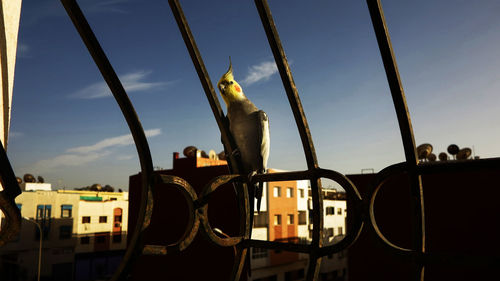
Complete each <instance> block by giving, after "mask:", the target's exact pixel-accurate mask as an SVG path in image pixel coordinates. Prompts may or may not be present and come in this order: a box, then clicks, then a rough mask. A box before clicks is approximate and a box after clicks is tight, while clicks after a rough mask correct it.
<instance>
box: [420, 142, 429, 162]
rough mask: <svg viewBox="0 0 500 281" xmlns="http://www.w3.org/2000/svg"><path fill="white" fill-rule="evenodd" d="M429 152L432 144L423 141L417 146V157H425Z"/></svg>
mask: <svg viewBox="0 0 500 281" xmlns="http://www.w3.org/2000/svg"><path fill="white" fill-rule="evenodd" d="M431 153H432V145H431V144H429V143H424V144H421V145H419V146H418V147H417V155H418V159H426V158H427V157H428V156H429V155H430V154H431Z"/></svg>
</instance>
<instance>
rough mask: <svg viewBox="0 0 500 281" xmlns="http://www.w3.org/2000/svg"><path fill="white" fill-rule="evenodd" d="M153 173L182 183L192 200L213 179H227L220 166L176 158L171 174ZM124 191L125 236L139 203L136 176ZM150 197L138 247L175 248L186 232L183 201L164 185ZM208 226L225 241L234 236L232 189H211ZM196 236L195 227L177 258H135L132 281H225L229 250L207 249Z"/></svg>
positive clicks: (229, 266)
mask: <svg viewBox="0 0 500 281" xmlns="http://www.w3.org/2000/svg"><path fill="white" fill-rule="evenodd" d="M156 172H158V173H161V174H164V175H176V176H179V177H181V178H183V179H184V180H186V181H187V182H188V183H189V184H190V185H191V186H192V187H193V188H194V189H195V190H196V192H197V194H198V195H200V194H201V191H202V189H203V187H204V186H205V185H206V184H207V183H208V182H209V181H210V180H212V179H213V178H214V177H216V176H219V175H227V174H229V170H228V166H227V163H226V161H224V160H214V159H208V158H202V157H192V158H179V154H178V153H174V159H173V169H171V170H162V171H156ZM129 187H130V189H129V192H130V196H129V233H133V231H134V230H135V228H136V225H135V222H136V221H137V211H138V209H139V205H140V197H141V175H140V174H137V175H133V176H131V177H130V185H129ZM153 196H154V197H153V198H154V207H153V215H152V218H151V224H150V226H149V227H148V228H147V230H146V231H145V233H144V244H145V245H168V244H172V243H175V242H176V241H178V240H179V239H180V238H181V237H182V235H183V234H184V231H185V230H186V226H187V221H188V216H189V211H188V205H187V204H186V200H185V198H184V197H183V195H182V194H181V193H180V192H179V191H177V190H176V189H175V188H173V187H172V186H169V185H166V184H158V185H156V186H154V190H153ZM209 221H210V224H211V226H212V227H213V228H218V229H221V230H222V231H223V232H224V233H226V234H228V235H230V236H237V235H238V228H239V209H238V205H237V201H236V196H235V191H234V188H233V186H232V185H225V186H223V187H221V188H219V189H217V191H216V192H215V193H214V194H213V196H211V199H210V202H209ZM201 232H202V230H201V226H200V229H199V231H198V234H197V235H196V238H195V239H194V241H193V242H192V244H191V245H190V246H189V247H188V248H187V249H186V250H184V251H182V252H180V253H171V254H168V255H166V256H145V255H142V256H140V257H139V258H138V260H137V262H136V263H134V264H133V266H134V268H133V269H132V280H141V281H144V280H175V281H180V280H228V279H229V277H230V274H231V270H232V267H233V261H234V249H233V248H232V247H226V248H222V247H219V246H216V245H213V244H212V243H210V242H209V241H208V240H207V239H206V238H205V237H203V234H202V233H201ZM129 237H130V235H129ZM242 279H244V278H242Z"/></svg>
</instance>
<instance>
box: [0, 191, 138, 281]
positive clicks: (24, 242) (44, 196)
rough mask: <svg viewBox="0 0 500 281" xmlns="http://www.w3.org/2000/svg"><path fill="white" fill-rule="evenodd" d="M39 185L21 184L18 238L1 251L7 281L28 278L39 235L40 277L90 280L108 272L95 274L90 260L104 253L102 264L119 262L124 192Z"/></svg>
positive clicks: (125, 207) (35, 260) (34, 267)
mask: <svg viewBox="0 0 500 281" xmlns="http://www.w3.org/2000/svg"><path fill="white" fill-rule="evenodd" d="M39 185H40V186H39V187H40V188H39V189H37V183H30V184H29V188H26V187H27V186H26V187H25V186H23V189H24V191H23V193H22V194H20V195H19V196H18V197H17V198H16V204H17V206H18V208H19V209H20V211H21V215H22V216H23V218H24V219H23V220H22V224H21V231H20V233H19V236H18V238H17V239H16V240H15V241H13V242H11V243H8V244H7V245H5V246H4V247H3V248H2V252H1V253H0V267H1V271H2V272H6V274H7V275H8V276H10V277H9V278H11V280H33V278H35V277H36V276H37V268H38V253H39V247H40V244H39V243H40V236H41V239H42V263H41V265H42V266H41V274H40V275H41V276H42V277H44V276H45V277H47V278H48V277H50V280H94V279H95V278H94V277H98V276H100V275H106V274H108V271H110V270H112V269H110V270H108V269H106V270H105V272H103V271H102V270H101V273H102V274H99V273H98V272H97V271H96V270H94V269H95V268H96V267H99V265H98V264H95V263H94V260H96V259H95V258H93V256H95V255H98V254H99V253H101V254H102V253H106V255H105V256H106V258H105V260H106V262H107V263H109V262H108V261H107V260H110V259H111V260H112V263H113V262H114V263H116V262H118V263H119V260H121V254H123V253H122V252H123V249H125V248H126V237H125V236H126V233H127V218H128V215H127V214H128V193H127V192H98V191H78V190H50V184H47V183H44V184H39ZM47 185H49V188H47ZM26 189H28V191H26ZM37 225H38V226H37ZM39 227H40V229H41V230H42V232H41V235H40V231H39ZM89 272H90V273H92V272H93V273H94V275H92V276H90V275H89ZM7 280H9V279H7Z"/></svg>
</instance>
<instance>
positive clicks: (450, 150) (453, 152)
mask: <svg viewBox="0 0 500 281" xmlns="http://www.w3.org/2000/svg"><path fill="white" fill-rule="evenodd" d="M459 150H460V148H458V145H456V144H450V145H449V146H448V153H449V154H451V155H453V159H456V155H457V153H458V151H459Z"/></svg>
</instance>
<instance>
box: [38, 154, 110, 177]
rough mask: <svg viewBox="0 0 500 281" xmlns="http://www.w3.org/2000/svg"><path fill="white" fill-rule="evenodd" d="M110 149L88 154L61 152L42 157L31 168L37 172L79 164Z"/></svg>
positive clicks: (101, 155) (98, 156)
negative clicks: (45, 157) (53, 155)
mask: <svg viewBox="0 0 500 281" xmlns="http://www.w3.org/2000/svg"><path fill="white" fill-rule="evenodd" d="M110 153H111V152H110V151H100V152H99V153H97V152H92V153H88V154H61V155H58V156H56V157H54V158H50V159H44V160H40V161H38V162H36V163H35V164H34V167H33V170H34V171H38V172H45V171H50V170H53V169H56V168H60V167H68V166H81V165H84V164H87V163H90V162H94V161H97V160H99V159H101V158H104V157H106V156H108V155H109V154H110Z"/></svg>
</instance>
